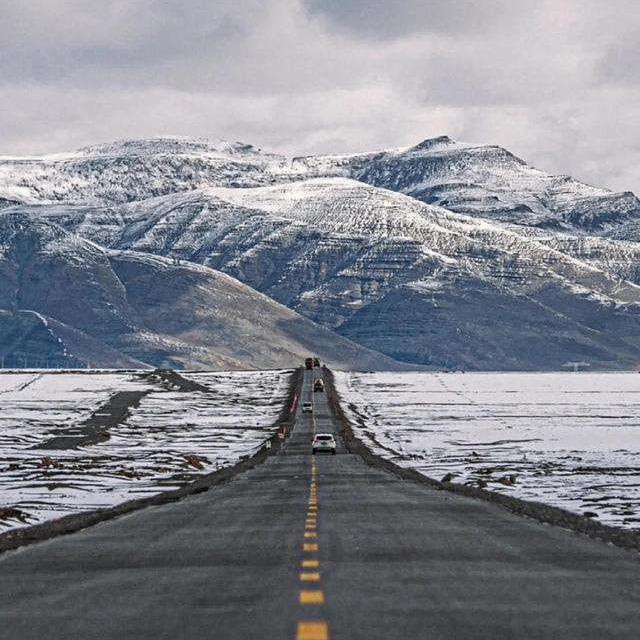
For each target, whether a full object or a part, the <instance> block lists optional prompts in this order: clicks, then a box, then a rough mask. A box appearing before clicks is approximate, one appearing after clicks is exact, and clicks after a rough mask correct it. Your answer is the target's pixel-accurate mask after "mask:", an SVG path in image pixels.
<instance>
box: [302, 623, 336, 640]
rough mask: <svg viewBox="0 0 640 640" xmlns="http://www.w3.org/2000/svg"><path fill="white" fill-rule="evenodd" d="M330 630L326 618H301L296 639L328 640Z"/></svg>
mask: <svg viewBox="0 0 640 640" xmlns="http://www.w3.org/2000/svg"><path fill="white" fill-rule="evenodd" d="M328 639H329V631H328V629H327V623H326V622H324V620H301V621H300V622H298V628H297V630H296V640H328Z"/></svg>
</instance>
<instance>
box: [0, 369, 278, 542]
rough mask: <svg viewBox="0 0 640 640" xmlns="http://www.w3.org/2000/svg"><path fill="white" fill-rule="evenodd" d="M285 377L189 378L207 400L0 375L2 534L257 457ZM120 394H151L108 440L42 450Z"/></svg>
mask: <svg viewBox="0 0 640 640" xmlns="http://www.w3.org/2000/svg"><path fill="white" fill-rule="evenodd" d="M289 374H290V371H259V372H258V371H251V372H219V373H212V374H191V375H189V377H190V378H192V379H194V380H196V381H198V382H200V383H201V384H204V385H205V386H206V387H207V388H208V389H210V392H208V393H204V392H184V391H177V390H174V389H167V388H165V387H164V386H163V385H162V384H160V382H158V381H147V380H144V379H142V378H141V377H140V376H138V375H137V374H135V373H64V374H60V373H3V374H0V452H1V456H0V515H2V514H3V509H4V516H5V517H3V518H0V531H2V530H6V529H9V528H13V527H16V526H24V525H26V524H34V523H36V522H40V521H43V520H47V519H50V518H56V517H59V516H61V515H65V514H68V513H72V512H76V511H85V510H90V509H96V508H100V507H107V506H112V505H114V504H118V503H120V502H123V501H126V500H130V499H132V498H137V497H142V496H145V495H149V494H154V493H157V492H158V491H162V490H167V489H173V488H176V487H178V486H180V485H181V484H183V483H184V482H185V481H188V480H190V479H193V478H194V477H195V476H197V475H200V474H202V473H206V472H209V471H213V470H215V469H217V468H220V467H222V466H226V465H230V464H233V463H235V462H237V461H238V460H239V458H240V457H241V456H243V455H250V454H252V453H254V452H255V451H256V450H257V449H259V447H260V446H261V445H262V443H263V442H264V441H265V440H266V439H267V438H268V437H269V436H270V435H271V434H272V430H271V426H272V424H273V422H274V421H275V419H276V418H277V416H278V414H279V412H280V410H281V408H282V405H283V402H284V398H285V394H286V390H287V381H288V378H289ZM119 391H149V393H148V394H147V395H145V396H144V397H143V399H142V401H141V403H140V406H139V407H138V408H137V409H134V410H133V411H132V412H131V414H130V416H129V417H128V418H127V419H126V420H125V421H124V422H123V423H120V424H118V425H116V426H115V427H110V428H109V435H110V437H109V439H108V440H107V441H105V442H101V443H98V444H94V445H89V446H84V447H80V448H77V449H73V448H69V449H61V450H55V449H54V450H52V449H42V448H39V447H41V446H42V444H43V443H44V442H46V441H48V440H50V439H51V438H52V437H53V436H55V435H60V434H63V433H64V430H65V428H69V427H74V426H77V425H78V424H79V423H81V422H82V421H83V420H86V419H87V418H89V417H90V416H91V414H92V412H94V411H95V410H96V409H98V408H99V407H100V406H102V405H104V404H105V403H106V402H107V401H108V400H109V398H110V397H111V396H112V395H114V394H115V393H117V392H119ZM8 508H11V509H18V510H19V514H20V515H19V516H15V515H14V516H12V517H11V516H10V517H7V511H6V510H7V509H8Z"/></svg>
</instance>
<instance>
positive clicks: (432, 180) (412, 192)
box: [0, 137, 640, 369]
mask: <svg viewBox="0 0 640 640" xmlns="http://www.w3.org/2000/svg"><path fill="white" fill-rule="evenodd" d="M0 198H4V202H3V204H2V205H1V206H4V212H5V215H18V214H22V215H28V216H29V217H30V218H31V219H34V220H38V221H41V222H47V223H48V224H50V225H57V226H59V227H63V228H64V229H66V230H67V232H71V234H72V235H71V236H70V237H74V238H76V241H79V240H78V238H79V237H82V238H84V239H87V240H90V241H91V243H93V244H90V245H89V246H91V247H93V248H94V249H93V250H94V251H102V252H103V255H105V256H108V258H107V261H108V263H109V265H110V270H111V272H113V274H114V277H115V279H116V280H118V281H120V283H121V284H122V286H124V288H125V290H126V291H125V300H126V302H127V304H129V307H130V309H129V312H128V313H129V315H127V314H120V313H117V314H116V316H114V317H113V318H112V317H111V316H110V315H109V313H108V310H109V309H115V308H116V302H115V301H113V300H111V299H110V298H109V297H108V296H107V294H106V293H105V294H104V295H105V296H106V297H105V300H106V302H107V306H105V305H101V304H98V303H97V301H95V300H91V304H92V305H96V309H97V311H96V313H97V312H99V313H100V314H102V316H100V317H99V318H96V320H95V322H97V323H98V324H99V325H101V324H103V323H106V324H105V326H106V327H109V326H110V324H109V322H111V321H115V320H116V317H117V318H119V319H120V320H122V319H123V318H127V319H129V318H132V317H135V322H134V321H132V322H133V324H134V325H135V326H136V327H138V326H140V325H141V324H142V325H143V326H145V328H146V330H150V331H152V332H157V333H158V334H161V335H163V336H166V335H170V336H172V338H171V339H172V340H173V339H175V336H176V335H182V334H181V332H182V331H187V329H186V328H185V327H181V326H173V325H172V326H169V327H164V326H155V325H154V320H155V319H156V315H155V314H154V313H152V314H148V313H145V310H146V309H147V307H149V308H154V309H155V310H156V311H157V312H160V311H161V309H162V306H163V305H170V304H171V301H170V300H165V301H162V300H161V299H159V300H158V301H157V304H155V306H154V304H153V301H151V303H150V302H149V301H146V300H145V295H146V294H147V293H148V291H150V290H160V289H163V288H165V287H167V288H171V287H173V286H174V283H173V281H172V280H171V279H170V278H169V279H167V280H166V281H165V280H162V279H160V280H158V281H157V284H154V285H153V287H141V288H138V289H136V293H135V296H129V294H128V289H127V286H126V284H123V278H124V281H126V280H127V277H126V274H127V273H129V269H128V268H125V267H123V266H120V267H118V266H117V265H118V264H120V265H121V262H122V261H123V260H124V261H125V262H126V261H127V260H130V259H131V260H133V259H132V258H126V260H125V259H124V258H122V257H120V258H119V257H118V256H131V255H135V256H138V257H136V258H135V260H133V262H134V263H135V269H134V271H136V272H138V271H141V270H142V271H144V270H145V269H146V268H147V267H144V268H143V267H142V265H141V260H142V257H141V253H145V254H150V255H154V256H163V257H165V258H169V259H170V261H169V262H168V263H167V262H166V260H165V261H164V262H162V264H163V265H165V267H163V269H164V270H165V271H166V265H170V266H171V267H172V268H179V267H180V266H181V265H176V264H175V261H188V262H189V263H198V264H201V265H204V266H205V267H208V268H210V269H215V270H218V271H223V272H225V273H227V274H229V275H231V276H233V277H235V278H237V279H238V280H241V281H242V282H243V283H245V285H249V286H250V287H252V288H253V289H256V290H258V291H260V292H262V293H264V294H266V295H267V296H269V298H271V299H272V301H273V300H275V301H277V302H280V303H282V304H283V305H286V306H287V307H289V308H290V309H292V310H295V311H296V312H298V313H299V314H301V315H303V316H306V317H307V318H309V319H311V320H312V321H314V322H316V323H319V324H321V325H323V326H324V327H326V329H328V330H331V331H334V332H337V333H339V334H341V335H342V336H344V337H347V338H349V339H351V340H353V341H355V342H357V343H359V344H361V345H363V346H366V347H369V348H371V349H376V350H380V351H383V352H384V353H385V354H387V355H388V356H390V357H392V358H396V359H400V360H403V361H405V362H410V363H420V364H428V365H434V366H450V367H460V366H461V367H469V368H492V369H500V368H516V369H522V368H525V369H526V368H558V367H560V366H562V364H564V363H565V362H567V361H570V360H588V361H589V362H591V363H592V365H593V366H598V367H613V368H620V367H624V368H628V367H633V366H636V365H637V362H638V360H639V358H640V352H639V345H640V341H639V339H638V336H640V331H639V330H638V329H639V328H640V325H639V324H638V322H639V316H638V313H639V309H640V306H639V304H638V303H639V302H640V287H639V286H638V284H640V270H639V269H638V264H639V263H638V258H640V245H639V244H637V243H636V242H635V240H636V235H635V232H634V230H635V229H637V228H638V225H640V203H639V202H638V199H637V198H636V197H635V196H634V195H633V194H630V193H621V194H614V193H610V192H608V191H606V190H604V189H599V188H596V187H592V186H589V185H586V184H584V183H581V182H579V181H576V180H573V179H572V178H569V177H566V176H552V175H550V174H546V173H544V172H542V171H539V170H537V169H533V168H531V167H529V166H527V165H526V164H525V163H524V162H523V161H522V160H520V159H518V158H516V157H515V156H513V155H512V154H510V153H509V152H508V151H506V150H504V149H501V148H500V147H495V146H478V145H468V144H462V143H456V142H454V141H452V140H450V139H449V138H447V137H441V138H436V139H433V140H427V141H424V142H423V143H421V144H419V145H417V146H415V147H412V148H410V149H403V150H398V151H388V152H380V153H368V154H357V155H350V156H349V155H347V156H322V157H300V158H286V157H284V156H280V155H275V154H268V153H265V152H263V151H260V150H258V149H256V148H254V147H252V146H250V145H244V144H241V143H226V142H223V141H215V142H210V141H202V140H183V139H174V138H170V139H151V140H140V141H125V142H119V143H112V144H108V145H99V146H96V147H91V148H87V149H84V150H81V151H79V152H77V153H75V154H69V155H67V156H62V157H49V158H43V159H26V160H24V161H21V162H19V161H17V160H15V159H8V158H5V159H4V160H0ZM17 201H20V202H21V204H16V202H17ZM98 245H99V246H98ZM100 247H106V248H108V249H109V251H104V250H103V249H101V248H100ZM87 250H88V249H87ZM132 252H135V253H132ZM148 260H151V262H149V263H146V262H145V264H155V267H154V269H153V270H154V274H155V273H156V272H158V273H160V272H164V271H163V269H159V264H160V263H154V262H153V260H154V259H152V258H148ZM118 261H120V262H118ZM185 264H186V263H185ZM182 266H184V265H182ZM189 268H190V269H197V268H196V267H189ZM108 273H109V271H108V270H107V271H106V272H104V273H103V272H102V271H99V272H96V274H95V276H92V278H89V279H88V282H101V281H100V280H99V277H103V278H107V277H108ZM149 277H150V278H151V276H150V275H149ZM156 277H157V276H156V275H154V276H153V277H152V278H151V279H152V281H154V282H155V278H156ZM55 278H56V280H58V279H59V278H60V276H59V275H56V276H55ZM89 288H91V287H89ZM129 288H130V287H129ZM108 289H109V290H110V291H111V286H109V287H108ZM118 291H119V289H118V288H117V286H115V288H113V290H112V291H111V293H110V295H116V293H117V292H118ZM83 295H84V296H90V292H88V291H87V292H83ZM256 295H257V294H256ZM140 300H145V302H144V304H142V305H141V303H140V302H139V301H140ZM192 304H194V301H193V300H190V298H189V297H186V298H185V299H184V304H183V306H181V307H180V315H181V316H183V317H186V316H189V308H190V305H192ZM252 304H255V303H252ZM272 304H273V302H272ZM77 311H78V310H77V309H76V310H74V311H73V313H72V315H73V314H74V313H77ZM131 314H132V315H131ZM53 317H55V318H56V319H59V318H58V317H57V316H56V315H55V314H53ZM256 317H257V316H256ZM299 317H300V316H298V318H299ZM189 322H190V323H191V324H192V325H194V326H198V327H199V328H198V329H197V330H195V329H194V331H195V332H196V333H197V334H198V336H199V337H198V340H199V341H200V342H201V341H203V340H205V341H206V335H205V334H206V333H207V332H208V331H209V332H212V333H211V336H212V337H211V339H212V340H214V341H215V340H216V337H215V336H219V335H222V334H224V332H225V327H224V323H219V324H218V325H217V326H215V325H213V324H209V325H207V324H206V323H205V324H202V325H201V323H200V319H199V318H196V317H191V318H190V321H189ZM79 324H80V325H82V323H81V322H80V323H79ZM74 326H76V325H74ZM76 328H77V329H79V330H81V331H85V329H84V328H83V327H82V326H77V327H76ZM127 331H128V329H127V330H125V329H124V328H121V329H117V330H116V331H115V333H118V334H122V335H123V334H124V333H126V332H127ZM134 333H135V331H134ZM265 335H266V332H265ZM327 335H328V338H329V337H331V336H333V339H335V334H334V333H329V334H327ZM163 339H166V337H165V338H163ZM134 342H135V340H134ZM231 342H232V341H230V344H231ZM118 348H120V347H118ZM207 348H209V347H207ZM163 349H164V347H162V348H161V349H160V350H159V351H158V352H157V353H155V355H154V356H153V358H154V362H155V361H157V360H158V358H160V357H165V355H166V354H167V353H169V352H171V349H174V347H171V348H167V349H168V351H166V352H165V351H163ZM177 351H178V352H179V351H180V349H179V348H177ZM238 352H239V353H241V354H243V350H242V344H241V342H238V343H237V344H233V347H232V348H231V350H230V351H229V352H228V353H227V354H226V356H225V357H229V358H232V357H233V354H235V353H238ZM123 353H126V354H127V355H128V356H129V357H134V358H142V355H143V354H146V356H147V357H148V353H149V345H145V347H144V348H143V349H142V351H138V350H137V347H136V346H135V345H134V344H133V343H131V344H127V345H126V349H124V351H123ZM245 355H246V354H243V355H241V356H240V358H239V360H243V358H244V357H245ZM172 357H173V356H172ZM180 357H181V358H182V361H183V362H184V361H185V360H186V357H185V356H180ZM142 359H144V358H142ZM365 360H366V358H365ZM371 362H372V361H371ZM371 366H372V367H373V366H374V365H371ZM376 366H377V365H376ZM389 366H391V365H389Z"/></svg>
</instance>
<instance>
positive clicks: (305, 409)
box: [302, 402, 313, 413]
mask: <svg viewBox="0 0 640 640" xmlns="http://www.w3.org/2000/svg"><path fill="white" fill-rule="evenodd" d="M302 413H313V405H312V404H311V403H310V402H303V403H302Z"/></svg>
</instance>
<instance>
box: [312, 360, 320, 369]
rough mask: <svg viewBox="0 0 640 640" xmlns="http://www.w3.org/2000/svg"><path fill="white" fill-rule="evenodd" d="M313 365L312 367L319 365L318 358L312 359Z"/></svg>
mask: <svg viewBox="0 0 640 640" xmlns="http://www.w3.org/2000/svg"><path fill="white" fill-rule="evenodd" d="M313 366H314V367H319V366H320V358H314V359H313Z"/></svg>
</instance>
